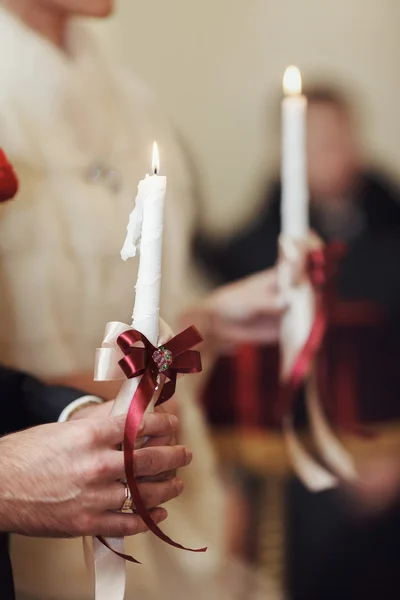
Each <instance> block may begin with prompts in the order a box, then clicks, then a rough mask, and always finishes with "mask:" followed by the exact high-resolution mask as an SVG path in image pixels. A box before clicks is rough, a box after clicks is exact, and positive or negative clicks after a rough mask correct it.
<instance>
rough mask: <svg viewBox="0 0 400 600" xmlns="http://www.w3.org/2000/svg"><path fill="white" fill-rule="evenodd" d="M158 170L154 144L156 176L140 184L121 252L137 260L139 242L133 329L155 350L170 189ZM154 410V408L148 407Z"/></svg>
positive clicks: (129, 391) (130, 389)
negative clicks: (166, 210) (164, 233)
mask: <svg viewBox="0 0 400 600" xmlns="http://www.w3.org/2000/svg"><path fill="white" fill-rule="evenodd" d="M159 169H160V161H159V155H158V148H157V144H156V143H155V142H154V147H153V173H154V175H151V176H150V175H146V177H145V179H142V181H141V182H140V183H139V186H138V194H137V197H136V202H135V208H134V209H133V211H132V213H131V215H130V217H129V223H128V227H127V235H126V239H125V243H124V246H123V248H122V250H121V258H122V259H123V260H127V259H128V258H130V257H134V256H136V254H137V249H138V245H139V240H140V260H139V272H138V278H137V281H136V286H135V303H134V309H133V315H132V327H134V328H135V329H137V330H138V331H140V332H141V333H143V335H145V336H146V337H147V339H148V340H149V341H150V342H151V343H152V344H153V345H154V346H156V345H157V342H158V330H159V314H160V291H161V263H162V238H163V226H164V201H165V194H166V189H167V178H166V177H162V176H160V175H158V173H159ZM139 383H140V377H135V378H133V379H131V380H127V381H125V382H124V383H123V385H122V388H121V391H120V393H119V394H118V398H117V401H116V403H115V406H114V413H118V414H119V413H124V412H127V410H128V408H129V404H130V402H131V400H132V397H133V395H134V394H135V392H136V389H137V387H138V385H139ZM151 409H152V405H150V407H149V410H151Z"/></svg>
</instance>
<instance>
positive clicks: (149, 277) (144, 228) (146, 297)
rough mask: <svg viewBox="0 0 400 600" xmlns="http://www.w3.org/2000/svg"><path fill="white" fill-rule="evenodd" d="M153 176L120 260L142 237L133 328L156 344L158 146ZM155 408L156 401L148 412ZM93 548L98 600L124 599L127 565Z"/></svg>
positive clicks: (127, 394) (123, 405)
mask: <svg viewBox="0 0 400 600" xmlns="http://www.w3.org/2000/svg"><path fill="white" fill-rule="evenodd" d="M153 172H154V175H152V176H149V175H146V178H145V179H144V180H142V181H141V182H140V183H139V186H138V195H137V197H136V202H135V208H134V209H133V211H132V213H131V215H130V217H129V223H128V227H127V236H126V239H125V243H124V246H123V248H122V250H121V258H122V259H123V260H127V259H128V258H130V257H134V256H136V253H137V249H138V247H139V239H140V262H139V272H138V278H137V282H136V286H135V303H134V310H133V315H132V327H133V328H134V329H136V330H137V331H140V332H141V333H143V335H145V336H146V337H147V339H148V340H149V341H150V342H151V343H152V344H153V345H155V346H156V345H157V342H158V334H159V313H160V290H161V263H162V234H163V226H164V201H165V194H166V186H167V179H166V177H162V176H159V175H157V173H158V172H159V156H158V148H157V145H156V144H154V147H153ZM121 333H122V332H121ZM106 336H107V332H106ZM140 380H141V378H140V377H135V378H133V379H129V380H126V381H124V383H123V384H122V387H121V390H120V393H119V394H118V397H117V399H116V401H115V403H114V407H113V410H112V414H113V415H119V414H127V412H128V409H129V405H130V403H131V401H132V398H133V396H134V395H135V392H136V390H137V388H138V386H139V383H140ZM153 409H154V399H153V402H152V403H151V405H150V406H149V409H148V410H153ZM107 542H108V543H109V545H110V546H111V547H112V548H113V549H115V550H116V551H117V552H120V553H122V554H123V553H124V540H123V538H107ZM93 550H94V563H95V578H96V596H95V598H96V600H123V598H124V595H125V585H126V565H125V561H124V560H123V559H122V558H120V557H119V556H117V555H116V554H114V553H113V552H111V551H110V550H108V549H107V548H106V547H105V546H104V545H103V544H101V542H100V541H99V540H97V539H96V538H94V539H93Z"/></svg>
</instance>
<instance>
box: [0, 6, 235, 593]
mask: <svg viewBox="0 0 400 600" xmlns="http://www.w3.org/2000/svg"><path fill="white" fill-rule="evenodd" d="M68 46H69V54H68V56H66V55H64V54H62V53H61V52H59V51H58V50H57V49H56V48H54V47H53V46H52V45H51V44H50V43H48V42H47V41H45V40H44V39H42V38H40V37H38V36H37V35H35V34H34V33H32V32H31V31H30V30H28V29H27V28H25V27H24V26H23V25H22V24H20V23H18V22H17V21H16V20H14V18H12V17H11V16H10V15H9V14H8V13H7V12H6V11H5V10H3V9H0V145H1V146H2V147H4V149H5V151H6V152H7V154H8V156H9V158H10V160H11V161H12V162H13V164H14V165H15V168H16V171H17V174H18V176H19V178H20V192H19V194H18V196H17V197H16V198H15V200H14V201H13V202H11V203H8V204H6V205H1V206H0V290H1V293H0V362H2V363H6V364H9V365H11V366H13V367H16V368H19V369H24V370H27V371H29V372H31V373H33V374H35V375H38V376H41V377H45V378H46V377H58V376H65V375H69V374H74V373H77V372H84V371H90V370H91V369H92V368H93V357H94V352H95V348H96V347H97V346H98V345H99V343H100V342H101V339H102V334H103V330H104V325H105V324H106V322H107V321H108V320H126V319H129V317H130V314H131V312H132V303H133V284H134V282H135V280H136V261H134V260H131V261H128V262H127V263H123V262H122V261H121V260H120V258H119V252H120V248H121V244H122V243H123V240H124V238H125V229H126V225H127V220H128V215H129V213H130V212H131V210H132V206H133V201H134V197H135V195H136V186H137V183H138V181H139V180H140V179H141V178H142V177H143V176H144V174H145V173H146V172H148V171H149V169H150V166H151V165H150V162H151V147H152V142H153V140H154V139H157V141H158V142H159V147H160V153H161V159H162V167H163V169H162V170H163V172H165V173H167V174H168V194H167V199H166V207H167V208H166V232H165V251H164V256H165V266H164V274H167V276H164V281H163V299H162V314H163V316H164V318H165V319H166V320H167V321H169V322H170V323H171V324H172V326H174V322H175V319H176V316H177V314H178V312H179V310H180V306H181V301H182V300H184V299H186V298H187V293H186V292H187V287H186V282H187V281H188V277H187V273H188V268H187V267H188V260H189V257H188V243H189V238H190V231H191V222H192V208H193V207H192V206H191V190H190V185H189V180H188V177H187V175H186V171H185V167H184V161H183V160H182V157H181V156H180V154H179V151H178V149H177V146H176V144H175V143H174V140H173V137H172V136H171V133H170V132H169V130H168V128H167V127H166V126H165V124H164V123H162V119H161V118H160V116H159V113H158V111H157V109H156V107H155V105H154V103H153V101H152V99H151V97H150V96H149V94H148V92H147V91H146V90H145V89H144V88H143V87H142V86H141V85H139V84H138V83H137V82H135V81H133V80H132V78H130V77H128V76H127V74H125V73H122V72H118V71H116V70H115V69H111V68H110V67H109V65H108V63H107V61H106V60H104V59H103V57H102V56H101V54H100V53H99V51H98V48H97V46H96V43H95V41H94V40H93V39H92V38H91V37H90V35H88V33H87V32H85V29H84V28H82V27H81V26H80V25H79V24H77V23H75V24H71V25H70V28H69V36H68ZM102 164H104V165H105V167H104V168H103V169H99V165H102ZM96 176H100V180H97V181H96ZM185 290H186V291H185ZM182 385H183V386H185V387H186V391H184V390H183V389H182V388H181V392H180V396H181V398H182V399H184V401H183V402H182V414H181V419H182V423H183V433H184V437H186V441H188V442H189V443H190V446H191V447H192V448H193V450H194V454H195V457H196V459H195V462H194V465H193V467H192V468H191V469H186V470H185V471H187V473H184V474H183V477H184V479H186V481H185V484H186V490H185V493H184V495H183V496H182V497H181V498H180V499H178V500H176V501H174V502H172V503H170V505H169V515H170V516H169V520H168V523H167V524H166V525H165V530H166V531H167V532H168V533H169V534H170V535H172V537H174V538H175V539H177V540H178V541H180V542H181V543H183V544H185V545H196V546H199V547H200V546H204V545H208V546H209V548H210V550H209V552H207V553H206V554H205V555H196V554H195V555H194V554H189V553H184V552H179V551H177V550H174V549H169V548H167V546H166V545H164V544H162V543H161V542H159V541H158V540H157V539H155V538H154V537H153V536H151V535H144V536H143V535H142V536H137V537H134V538H131V539H130V540H128V542H127V550H128V552H131V553H133V554H134V555H135V556H136V557H138V558H139V560H141V561H142V563H143V565H142V566H139V567H136V566H128V591H127V596H126V597H127V598H129V599H130V598H133V599H136V598H139V596H140V598H141V600H159V598H164V599H165V600H179V599H180V598H182V599H183V598H185V600H186V598H187V597H188V595H190V597H191V599H192V600H193V599H197V598H199V599H200V598H201V599H203V598H212V597H215V598H216V599H217V598H218V600H220V599H222V598H223V596H224V593H223V592H222V591H221V589H220V588H219V587H218V583H217V579H218V577H219V572H220V567H221V564H222V561H223V558H224V552H225V550H224V539H225V536H224V518H223V517H224V503H223V497H222V493H221V490H220V487H219V485H218V483H217V482H218V480H217V477H216V475H215V472H214V460H213V454H212V452H211V449H210V445H209V442H208V440H207V436H206V431H205V427H204V423H203V419H202V416H201V414H200V411H199V410H198V408H197V407H196V404H195V401H194V395H193V385H192V384H191V383H190V382H189V379H187V380H186V381H185V380H183V381H182ZM12 555H13V561H14V571H15V579H16V586H17V590H18V594H19V597H20V598H22V597H24V598H25V597H26V598H32V599H37V600H39V599H40V600H64V599H65V600H73V599H76V600H86V599H89V598H92V580H91V577H90V575H89V574H88V573H87V571H86V567H85V564H84V559H83V552H82V544H81V541H80V540H60V541H57V540H33V539H25V538H20V537H18V536H16V537H14V539H13V543H12ZM21 594H22V595H21ZM110 600H111V599H110Z"/></svg>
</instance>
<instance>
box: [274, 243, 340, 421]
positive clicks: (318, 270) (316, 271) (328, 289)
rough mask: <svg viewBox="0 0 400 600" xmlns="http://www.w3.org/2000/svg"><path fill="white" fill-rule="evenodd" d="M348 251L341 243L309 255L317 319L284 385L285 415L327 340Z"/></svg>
mask: <svg viewBox="0 0 400 600" xmlns="http://www.w3.org/2000/svg"><path fill="white" fill-rule="evenodd" d="M344 253H345V245H344V244H342V243H339V242H337V243H331V244H329V245H327V246H325V247H323V248H318V249H316V250H311V251H309V252H308V254H307V263H306V269H307V274H308V277H309V280H310V282H311V284H312V286H313V288H314V291H315V318H314V321H313V325H312V327H311V331H310V334H309V336H308V338H307V341H306V343H305V344H304V346H303V348H302V349H301V351H300V353H299V355H298V357H297V359H296V361H295V363H294V365H293V367H292V369H291V372H290V374H289V377H288V378H287V379H286V381H284V383H283V384H282V387H281V395H280V399H281V402H280V404H281V409H282V415H283V416H286V415H290V414H291V413H292V410H293V404H294V400H295V397H296V394H297V392H298V391H299V390H300V388H301V386H302V384H303V382H304V380H305V379H306V377H307V376H308V375H309V374H310V371H311V366H312V363H313V360H314V358H315V356H316V355H317V352H318V350H319V348H320V347H321V344H322V341H323V339H324V336H325V332H326V328H327V324H328V315H327V313H328V311H329V310H330V308H331V305H332V302H333V301H334V299H335V295H336V290H335V279H336V276H337V271H338V266H339V262H340V260H341V259H342V258H343V256H344Z"/></svg>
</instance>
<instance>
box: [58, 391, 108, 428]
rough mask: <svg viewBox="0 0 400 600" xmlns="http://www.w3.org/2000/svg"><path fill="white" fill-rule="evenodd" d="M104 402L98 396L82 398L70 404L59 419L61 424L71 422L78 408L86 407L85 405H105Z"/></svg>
mask: <svg viewBox="0 0 400 600" xmlns="http://www.w3.org/2000/svg"><path fill="white" fill-rule="evenodd" d="M103 402H104V400H102V399H101V398H98V397H97V396H82V397H81V398H77V399H76V400H74V401H73V402H71V404H68V405H67V406H66V407H65V408H64V410H63V411H62V413H61V415H60V416H59V418H58V422H59V423H65V422H66V421H68V420H69V418H70V416H71V415H72V413H74V412H75V411H76V410H78V408H81V407H83V406H85V404H103Z"/></svg>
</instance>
